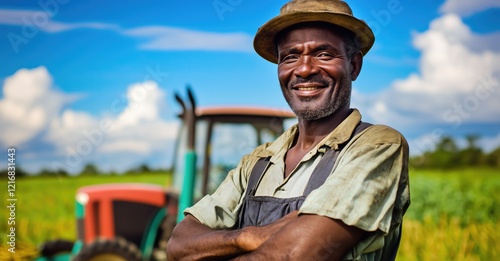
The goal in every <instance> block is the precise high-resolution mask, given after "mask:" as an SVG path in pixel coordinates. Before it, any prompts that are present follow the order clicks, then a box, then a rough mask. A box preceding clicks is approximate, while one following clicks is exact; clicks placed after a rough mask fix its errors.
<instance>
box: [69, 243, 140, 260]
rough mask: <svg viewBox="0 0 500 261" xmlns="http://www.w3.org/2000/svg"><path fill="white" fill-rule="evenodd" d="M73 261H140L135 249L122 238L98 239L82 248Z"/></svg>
mask: <svg viewBox="0 0 500 261" xmlns="http://www.w3.org/2000/svg"><path fill="white" fill-rule="evenodd" d="M73 261H142V259H141V252H140V251H139V249H137V247H136V246H135V245H134V244H132V243H130V242H128V241H127V240H125V239H123V238H116V239H110V240H108V239H98V240H96V241H94V242H92V243H90V244H88V245H86V246H84V247H83V248H82V250H81V251H80V253H78V255H77V256H75V258H73Z"/></svg>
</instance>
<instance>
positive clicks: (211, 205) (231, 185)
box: [184, 145, 265, 229]
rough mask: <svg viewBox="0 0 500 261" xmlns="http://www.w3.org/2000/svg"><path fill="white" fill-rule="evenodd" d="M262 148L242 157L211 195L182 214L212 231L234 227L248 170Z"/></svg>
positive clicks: (263, 146)
mask: <svg viewBox="0 0 500 261" xmlns="http://www.w3.org/2000/svg"><path fill="white" fill-rule="evenodd" d="M264 148H265V145H261V146H260V147H258V148H256V149H255V150H254V151H253V152H252V153H251V154H249V155H246V156H244V157H243V158H242V159H241V161H240V162H239V163H238V166H237V167H236V168H235V169H233V170H231V171H230V172H229V173H228V175H227V177H226V178H225V179H224V181H223V182H222V183H221V185H220V186H219V187H218V188H217V190H216V191H215V192H214V193H213V194H212V195H206V196H204V197H203V198H202V199H201V200H200V201H198V202H197V203H196V204H195V205H194V206H192V207H190V208H187V209H185V210H184V214H191V215H193V216H194V217H195V218H196V219H198V220H199V221H200V222H201V223H203V224H205V225H206V226H208V227H210V228H213V229H228V228H232V227H234V226H235V225H236V222H237V221H238V212H239V208H240V205H241V202H242V198H243V195H244V192H245V189H246V187H247V182H248V176H249V170H251V169H252V167H253V165H255V162H257V160H258V157H256V156H255V155H256V154H258V153H259V152H260V151H262V150H263V149H264Z"/></svg>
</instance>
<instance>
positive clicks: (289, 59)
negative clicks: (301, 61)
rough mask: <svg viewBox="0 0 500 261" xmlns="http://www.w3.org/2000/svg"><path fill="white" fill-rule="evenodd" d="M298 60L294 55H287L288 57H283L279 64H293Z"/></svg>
mask: <svg viewBox="0 0 500 261" xmlns="http://www.w3.org/2000/svg"><path fill="white" fill-rule="evenodd" d="M297 59H298V56H297V55H294V54H289V55H285V56H284V57H283V58H282V59H281V61H280V62H287V63H288V62H294V61H296V60H297Z"/></svg>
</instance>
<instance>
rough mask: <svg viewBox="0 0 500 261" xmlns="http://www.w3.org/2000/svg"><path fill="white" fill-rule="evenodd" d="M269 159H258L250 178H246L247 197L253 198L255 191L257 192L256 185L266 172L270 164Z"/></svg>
mask: <svg viewBox="0 0 500 261" xmlns="http://www.w3.org/2000/svg"><path fill="white" fill-rule="evenodd" d="M270 159H271V157H266V158H260V159H259V160H258V161H257V162H256V163H255V165H254V167H253V169H252V173H250V177H249V178H248V184H247V195H250V196H254V195H255V191H256V190H257V184H258V183H259V180H260V178H261V177H262V175H264V172H266V170H267V167H268V166H269V164H270V163H271V161H270Z"/></svg>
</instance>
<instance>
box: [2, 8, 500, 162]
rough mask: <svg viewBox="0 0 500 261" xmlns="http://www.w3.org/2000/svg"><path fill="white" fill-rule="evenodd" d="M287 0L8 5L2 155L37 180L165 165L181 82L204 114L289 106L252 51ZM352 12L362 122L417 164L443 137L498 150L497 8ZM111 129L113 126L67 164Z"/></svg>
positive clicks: (272, 70) (267, 66) (269, 67)
mask: <svg viewBox="0 0 500 261" xmlns="http://www.w3.org/2000/svg"><path fill="white" fill-rule="evenodd" d="M285 2H286V1H263V0H262V1H260V0H259V1H248V0H210V1H159V0H158V1H121V2H117V1H94V0H92V1H71V0H59V1H57V0H47V1H43V0H42V1H2V3H1V4H0V32H1V34H2V37H0V58H1V61H2V66H1V67H0V81H1V86H2V92H1V93H0V124H1V125H0V128H1V129H0V145H1V147H4V148H6V147H8V146H16V148H18V152H19V154H18V163H19V164H20V166H22V167H24V168H26V169H28V170H29V171H37V170H39V169H40V168H50V167H51V166H52V165H53V164H52V163H54V162H62V163H63V164H62V165H63V166H65V167H67V169H68V170H69V171H71V172H77V171H79V168H81V166H82V164H84V163H86V162H93V163H96V164H98V165H99V166H100V167H101V168H103V169H107V170H111V169H113V170H117V171H122V170H124V169H127V168H129V167H133V166H136V165H138V164H141V163H148V164H150V165H152V166H156V167H165V166H168V165H169V164H170V160H165V159H167V158H170V157H171V154H172V147H173V140H174V139H175V135H176V134H175V133H176V128H177V122H176V119H175V117H174V115H175V114H176V113H177V112H178V111H179V108H178V106H177V105H176V104H175V102H174V99H173V93H174V91H183V90H184V87H185V86H186V84H190V85H191V86H192V88H193V89H194V91H195V95H196V97H197V100H198V103H199V104H200V105H201V106H218V105H235V104H238V105H248V106H266V107H274V108H282V109H286V108H288V106H287V104H286V102H285V101H284V99H283V97H282V95H281V92H280V90H279V86H278V81H277V77H276V65H274V64H271V63H269V62H267V61H265V60H264V59H262V58H260V57H259V56H258V55H257V54H256V53H255V52H254V51H253V47H252V40H253V36H254V34H255V32H256V30H257V28H258V27H259V26H261V25H262V24H263V23H265V22H266V21H267V20H269V19H270V18H272V17H274V16H275V15H276V14H278V12H279V8H280V7H281V6H282V5H283V4H284V3H285ZM348 3H349V4H350V5H351V8H352V9H353V11H354V14H355V15H356V16H357V17H360V18H361V19H363V20H365V21H367V22H368V24H369V25H370V26H371V27H372V28H373V30H374V32H375V35H376V42H375V45H374V47H373V48H372V50H371V51H370V52H369V54H368V55H366V56H365V60H364V65H363V70H362V73H361V75H360V77H359V78H358V80H357V81H356V82H354V93H353V101H352V106H353V107H356V108H359V109H360V110H361V112H362V114H363V115H364V118H365V120H367V121H371V122H374V123H382V124H387V125H390V126H393V127H395V128H396V129H398V130H399V131H401V132H402V133H403V134H404V135H405V136H406V137H407V139H408V140H409V142H410V145H411V150H412V152H413V153H414V154H418V153H419V152H422V151H424V150H426V149H430V148H432V146H433V144H435V142H436V141H437V140H438V139H439V138H440V137H441V136H442V135H452V136H454V137H456V138H460V139H462V138H463V137H464V135H466V134H477V135H480V136H481V140H480V142H479V144H480V145H481V146H482V147H483V148H484V150H486V151H488V150H491V149H493V148H495V147H498V146H500V131H499V129H500V128H499V127H500V117H499V116H500V113H499V111H500V104H499V102H498V101H499V100H500V83H499V78H500V45H499V44H498V43H499V42H500V8H499V7H500V2H498V1H497V0H480V1H467V0H446V1H445V0H442V1H430V0H427V1H416V0H413V1H412V0H383V1H360V0H358V1H348ZM141 95H142V96H141ZM124 115H126V116H127V117H124ZM105 119H111V120H113V121H114V122H116V123H117V128H116V129H114V130H113V131H112V132H110V133H108V134H107V135H106V138H105V139H104V140H102V141H99V142H98V144H96V145H95V147H94V148H93V150H92V152H91V153H89V154H88V155H84V156H83V157H81V160H80V161H78V164H76V163H75V164H65V163H64V162H65V159H66V158H67V156H68V154H72V153H75V150H76V147H77V146H78V142H80V141H82V140H85V139H88V138H87V137H88V136H89V135H90V134H89V133H92V131H93V130H98V129H99V124H101V123H102V122H104V121H105ZM90 136H91V135H90ZM461 142H462V144H463V140H462V141H461ZM124 162H125V163H124ZM70 165H71V166H70Z"/></svg>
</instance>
